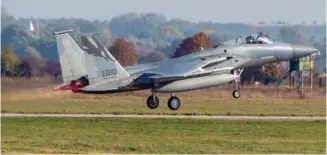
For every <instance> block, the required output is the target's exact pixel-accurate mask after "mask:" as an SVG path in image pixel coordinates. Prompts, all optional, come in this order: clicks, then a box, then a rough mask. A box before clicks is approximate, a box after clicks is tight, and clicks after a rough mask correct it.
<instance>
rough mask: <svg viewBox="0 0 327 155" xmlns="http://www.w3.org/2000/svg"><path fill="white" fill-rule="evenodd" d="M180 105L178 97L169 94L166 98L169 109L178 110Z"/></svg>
mask: <svg viewBox="0 0 327 155" xmlns="http://www.w3.org/2000/svg"><path fill="white" fill-rule="evenodd" d="M180 106H181V101H180V100H179V98H178V97H176V96H174V95H173V94H171V97H170V98H169V100H168V108H169V109H170V110H178V109H179V107H180Z"/></svg>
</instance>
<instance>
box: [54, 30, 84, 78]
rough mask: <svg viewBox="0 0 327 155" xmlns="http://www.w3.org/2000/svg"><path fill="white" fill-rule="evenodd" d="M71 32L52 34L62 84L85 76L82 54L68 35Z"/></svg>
mask: <svg viewBox="0 0 327 155" xmlns="http://www.w3.org/2000/svg"><path fill="white" fill-rule="evenodd" d="M72 31H73V30H66V31H60V32H54V33H53V34H54V37H55V39H56V43H57V49H58V53H59V60H60V66H61V71H62V78H63V82H64V84H68V83H70V82H71V81H72V80H76V79H79V78H80V77H82V76H85V75H86V69H85V65H84V64H85V63H84V53H83V51H82V49H81V48H80V47H79V46H78V45H77V43H76V42H75V41H74V40H73V38H72V37H71V36H70V35H69V34H68V33H69V32H72Z"/></svg>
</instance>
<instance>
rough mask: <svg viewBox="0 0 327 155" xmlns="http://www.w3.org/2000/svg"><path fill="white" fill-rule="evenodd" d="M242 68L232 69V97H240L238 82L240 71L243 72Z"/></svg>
mask: <svg viewBox="0 0 327 155" xmlns="http://www.w3.org/2000/svg"><path fill="white" fill-rule="evenodd" d="M243 70H244V69H238V70H234V71H233V72H234V75H235V77H236V78H235V81H234V82H235V87H236V88H235V90H234V91H233V97H234V98H236V99H237V98H239V97H241V93H240V91H239V82H240V78H241V74H242V72H243Z"/></svg>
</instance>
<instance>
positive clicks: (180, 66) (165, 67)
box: [146, 56, 233, 82]
mask: <svg viewBox="0 0 327 155" xmlns="http://www.w3.org/2000/svg"><path fill="white" fill-rule="evenodd" d="M231 58H233V57H228V56H224V57H220V58H209V57H207V58H199V59H198V60H192V61H188V60H185V61H182V62H176V61H167V62H165V63H164V64H162V65H160V66H159V67H158V68H155V69H153V70H150V71H149V72H146V74H154V75H152V76H150V77H148V78H150V79H152V80H154V81H156V82H168V81H175V80H180V79H184V78H188V77H190V76H195V75H201V74H206V73H208V72H207V71H205V70H204V69H203V67H206V66H208V65H216V64H219V63H223V62H225V61H228V60H229V59H231Z"/></svg>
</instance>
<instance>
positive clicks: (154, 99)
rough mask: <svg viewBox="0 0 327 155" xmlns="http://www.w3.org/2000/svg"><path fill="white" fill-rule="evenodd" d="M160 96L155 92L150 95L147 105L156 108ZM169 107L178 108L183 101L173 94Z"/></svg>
mask: <svg viewBox="0 0 327 155" xmlns="http://www.w3.org/2000/svg"><path fill="white" fill-rule="evenodd" d="M159 103H160V102H159V98H158V97H157V96H156V95H155V93H152V95H151V96H149V97H148V99H147V101H146V105H147V106H148V107H149V108H150V109H156V108H158V106H159ZM167 104H168V108H169V109H170V110H178V109H179V107H180V106H181V101H180V100H179V98H178V97H176V96H174V95H173V94H171V96H170V98H169V99H168V103H167Z"/></svg>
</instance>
